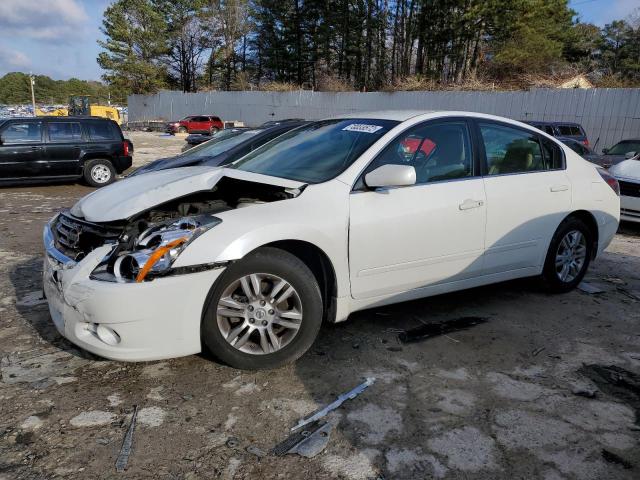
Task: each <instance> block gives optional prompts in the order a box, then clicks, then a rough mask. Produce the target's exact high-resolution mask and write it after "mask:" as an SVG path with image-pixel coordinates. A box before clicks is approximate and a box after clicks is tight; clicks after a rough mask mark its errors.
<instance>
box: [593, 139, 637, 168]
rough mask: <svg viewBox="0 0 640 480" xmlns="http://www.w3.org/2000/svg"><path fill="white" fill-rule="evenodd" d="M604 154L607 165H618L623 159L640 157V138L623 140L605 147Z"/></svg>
mask: <svg viewBox="0 0 640 480" xmlns="http://www.w3.org/2000/svg"><path fill="white" fill-rule="evenodd" d="M602 154H603V155H602V157H603V158H604V162H605V163H607V165H606V166H607V167H610V166H611V165H616V164H618V163H620V162H622V161H623V160H630V159H632V158H640V139H627V140H622V141H620V142H618V143H616V144H615V145H614V146H613V147H611V148H603V149H602Z"/></svg>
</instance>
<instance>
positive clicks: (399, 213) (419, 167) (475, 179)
mask: <svg viewBox="0 0 640 480" xmlns="http://www.w3.org/2000/svg"><path fill="white" fill-rule="evenodd" d="M471 145H472V143H471V130H470V125H469V123H468V122H467V120H465V119H452V120H438V121H432V122H425V123H423V124H419V125H417V126H415V127H412V128H411V129H409V130H407V131H406V132H403V133H401V134H400V135H399V136H398V137H396V139H395V140H393V141H392V142H391V143H390V144H389V145H388V146H387V147H386V148H385V149H384V150H383V151H382V152H381V153H380V155H379V156H378V157H376V158H375V159H374V160H373V161H372V162H371V164H370V165H369V166H368V167H367V169H366V170H365V172H364V173H363V177H364V175H366V173H368V172H370V171H373V170H374V169H375V168H378V167H380V166H382V165H387V164H401V165H410V166H413V167H414V168H415V170H416V184H415V185H412V186H407V187H399V188H387V189H377V190H372V189H369V188H367V187H366V185H364V183H363V182H362V178H363V177H362V178H361V180H360V181H359V182H358V184H356V186H355V187H354V191H353V192H352V193H351V195H350V199H349V204H350V220H349V270H350V279H351V291H352V296H353V297H354V298H370V297H376V296H385V295H390V294H396V293H401V292H405V291H408V290H413V289H421V288H425V287H430V286H433V285H437V284H445V283H449V282H454V281H457V280H464V279H468V278H473V277H476V276H479V275H481V273H482V253H483V250H484V228H485V216H486V209H485V193H484V185H483V180H482V177H481V176H480V174H479V171H478V165H477V162H475V161H474V159H475V156H474V153H473V149H472V146H471Z"/></svg>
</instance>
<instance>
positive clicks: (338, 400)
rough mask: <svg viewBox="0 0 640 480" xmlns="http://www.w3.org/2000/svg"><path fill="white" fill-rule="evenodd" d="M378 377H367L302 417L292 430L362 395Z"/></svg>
mask: <svg viewBox="0 0 640 480" xmlns="http://www.w3.org/2000/svg"><path fill="white" fill-rule="evenodd" d="M375 381H376V379H375V378H373V377H367V379H366V380H365V381H364V382H362V383H361V384H360V385H358V386H357V387H356V388H354V389H353V390H350V391H348V392H347V393H343V394H342V395H340V396H339V397H338V398H336V399H335V400H334V401H333V402H331V403H330V404H329V405H327V406H326V407H324V408H321V409H320V410H316V411H315V412H314V413H312V414H311V415H309V416H308V417H306V418H302V419H300V420H299V421H298V424H297V425H296V426H295V427H293V428H292V429H291V431H292V432H293V431H295V430H297V429H299V428H300V427H304V426H305V425H307V424H309V423H311V422H315V421H316V420H319V419H321V418H322V417H324V416H326V415H327V414H328V413H329V412H331V411H333V410H335V409H336V408H338V407H339V406H340V405H342V404H343V403H344V402H346V401H347V400H353V399H354V398H356V397H357V396H358V395H360V394H361V393H362V392H363V391H364V390H365V389H366V388H367V387H368V386H370V385H373V382H375Z"/></svg>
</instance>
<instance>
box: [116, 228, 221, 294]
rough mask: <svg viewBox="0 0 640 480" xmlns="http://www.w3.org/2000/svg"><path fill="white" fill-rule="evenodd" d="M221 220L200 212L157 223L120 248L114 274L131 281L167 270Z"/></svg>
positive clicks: (120, 279)
mask: <svg viewBox="0 0 640 480" xmlns="http://www.w3.org/2000/svg"><path fill="white" fill-rule="evenodd" d="M221 222H222V220H220V219H219V218H217V217H214V216H211V215H198V216H193V217H182V218H179V219H177V220H175V219H174V220H170V221H168V222H164V223H159V224H156V225H153V226H151V227H149V228H148V229H147V230H145V231H144V232H142V233H141V234H140V235H139V236H138V238H137V239H136V240H135V242H134V245H133V247H132V248H131V249H130V250H128V251H120V252H118V254H117V258H116V260H115V262H114V263H113V274H114V276H115V277H116V279H118V280H119V281H131V282H133V281H135V282H142V281H144V280H145V278H147V277H148V276H150V275H151V276H154V275H162V274H165V273H167V272H168V271H169V270H170V269H171V266H172V265H173V263H174V262H175V260H176V259H177V258H178V256H179V255H180V253H181V252H182V251H183V250H184V249H185V248H186V247H187V245H189V243H191V242H192V241H193V240H195V239H196V238H198V237H199V236H200V235H202V234H203V233H204V232H206V231H207V230H209V229H210V228H213V227H215V226H216V225H218V224H219V223H221Z"/></svg>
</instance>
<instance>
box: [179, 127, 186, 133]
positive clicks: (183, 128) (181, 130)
mask: <svg viewBox="0 0 640 480" xmlns="http://www.w3.org/2000/svg"><path fill="white" fill-rule="evenodd" d="M178 133H188V130H187V127H178Z"/></svg>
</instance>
